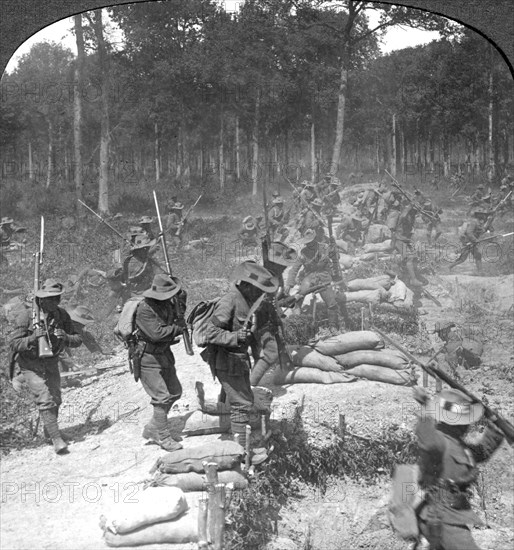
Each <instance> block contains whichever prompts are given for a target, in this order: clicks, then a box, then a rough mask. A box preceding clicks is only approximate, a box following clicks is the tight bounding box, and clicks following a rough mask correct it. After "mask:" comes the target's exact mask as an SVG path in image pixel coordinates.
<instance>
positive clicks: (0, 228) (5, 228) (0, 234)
mask: <svg viewBox="0 0 514 550" xmlns="http://www.w3.org/2000/svg"><path fill="white" fill-rule="evenodd" d="M13 221H14V220H12V219H11V218H2V220H1V222H0V246H3V247H8V246H9V245H10V244H11V237H12V236H13V234H14V229H13V227H12V223H13Z"/></svg>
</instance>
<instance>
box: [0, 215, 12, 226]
mask: <svg viewBox="0 0 514 550" xmlns="http://www.w3.org/2000/svg"><path fill="white" fill-rule="evenodd" d="M13 222H14V220H13V219H12V218H5V217H4V218H2V219H1V220H0V225H6V224H8V223H13Z"/></svg>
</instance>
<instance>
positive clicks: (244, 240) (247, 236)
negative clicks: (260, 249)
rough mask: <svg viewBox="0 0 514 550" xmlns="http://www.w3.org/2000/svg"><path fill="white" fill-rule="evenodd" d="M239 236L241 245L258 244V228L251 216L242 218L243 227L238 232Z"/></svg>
mask: <svg viewBox="0 0 514 550" xmlns="http://www.w3.org/2000/svg"><path fill="white" fill-rule="evenodd" d="M239 238H240V240H241V245H242V246H243V247H248V246H258V245H259V230H258V228H257V226H256V225H255V220H254V219H253V217H252V216H246V217H245V218H244V219H243V228H242V229H241V231H240V232H239Z"/></svg>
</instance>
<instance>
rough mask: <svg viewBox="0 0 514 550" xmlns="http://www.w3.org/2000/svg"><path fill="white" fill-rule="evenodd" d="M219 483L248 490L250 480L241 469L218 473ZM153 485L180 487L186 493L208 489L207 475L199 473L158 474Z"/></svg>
mask: <svg viewBox="0 0 514 550" xmlns="http://www.w3.org/2000/svg"><path fill="white" fill-rule="evenodd" d="M218 481H219V483H233V484H234V489H236V490H244V489H247V488H248V480H247V479H246V477H245V475H244V474H243V472H242V471H241V468H234V469H233V470H222V471H220V472H218ZM151 484H152V486H155V487H178V488H180V489H182V491H184V492H186V493H189V492H192V491H206V489H207V479H206V477H205V475H202V474H199V473H197V472H188V473H187V474H163V473H157V474H156V475H155V478H154V479H153V480H152V482H151Z"/></svg>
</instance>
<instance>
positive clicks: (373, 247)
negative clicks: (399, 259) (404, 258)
mask: <svg viewBox="0 0 514 550" xmlns="http://www.w3.org/2000/svg"><path fill="white" fill-rule="evenodd" d="M391 245H392V243H391V239H387V240H386V241H383V242H379V243H368V244H365V245H364V246H363V247H362V249H363V250H364V252H366V253H368V252H389V251H390V250H391Z"/></svg>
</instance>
